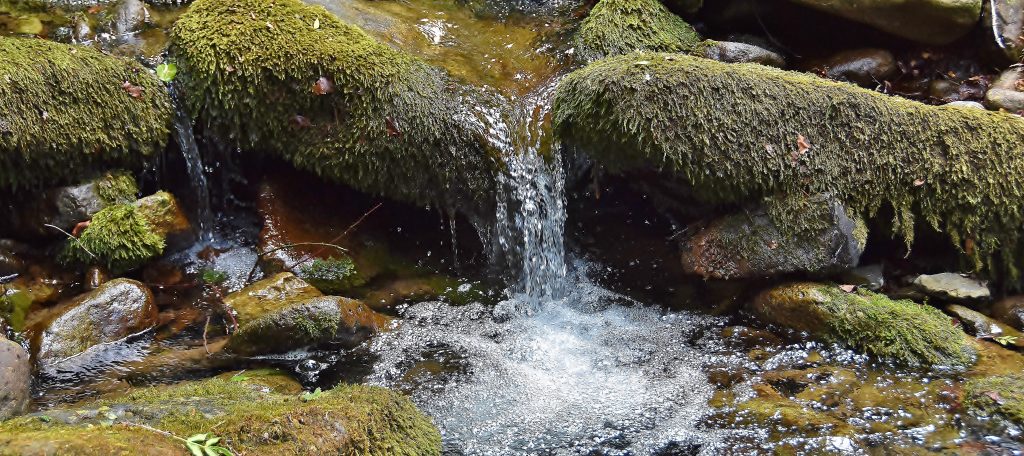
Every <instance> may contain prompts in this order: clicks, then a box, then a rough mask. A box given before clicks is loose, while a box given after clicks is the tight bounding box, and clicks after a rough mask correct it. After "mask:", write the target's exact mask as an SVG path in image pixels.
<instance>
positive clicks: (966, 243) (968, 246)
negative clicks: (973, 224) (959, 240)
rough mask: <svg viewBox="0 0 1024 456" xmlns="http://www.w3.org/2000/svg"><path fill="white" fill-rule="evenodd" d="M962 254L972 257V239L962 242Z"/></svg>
mask: <svg viewBox="0 0 1024 456" xmlns="http://www.w3.org/2000/svg"><path fill="white" fill-rule="evenodd" d="M964 253H966V254H967V256H972V255H974V239H972V238H967V239H965V240H964Z"/></svg>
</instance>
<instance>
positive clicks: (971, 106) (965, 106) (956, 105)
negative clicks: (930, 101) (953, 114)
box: [943, 101, 985, 109]
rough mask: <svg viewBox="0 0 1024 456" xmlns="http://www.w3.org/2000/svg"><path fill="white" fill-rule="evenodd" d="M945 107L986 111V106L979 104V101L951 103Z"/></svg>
mask: <svg viewBox="0 0 1024 456" xmlns="http://www.w3.org/2000/svg"><path fill="white" fill-rule="evenodd" d="M943 106H949V107H953V108H961V109H985V105H983V104H981V103H978V102H977V101H951V102H949V103H946V104H944V105H943Z"/></svg>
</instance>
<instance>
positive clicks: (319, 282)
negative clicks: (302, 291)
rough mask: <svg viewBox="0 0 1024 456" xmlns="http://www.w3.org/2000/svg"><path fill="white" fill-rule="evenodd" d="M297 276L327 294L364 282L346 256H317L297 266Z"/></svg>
mask: <svg viewBox="0 0 1024 456" xmlns="http://www.w3.org/2000/svg"><path fill="white" fill-rule="evenodd" d="M299 278H301V279H302V280H305V281H306V282H308V283H309V284H310V285H312V286H314V287H316V289H317V290H320V292H322V293H328V294H337V293H342V292H345V291H348V290H350V289H352V288H355V287H358V286H360V285H363V284H364V283H366V279H364V278H363V277H362V276H360V275H359V271H357V270H356V265H355V263H353V262H352V258H349V257H348V256H340V257H331V258H326V259H321V258H317V259H315V260H313V261H311V262H310V263H309V264H306V265H303V266H301V267H299Z"/></svg>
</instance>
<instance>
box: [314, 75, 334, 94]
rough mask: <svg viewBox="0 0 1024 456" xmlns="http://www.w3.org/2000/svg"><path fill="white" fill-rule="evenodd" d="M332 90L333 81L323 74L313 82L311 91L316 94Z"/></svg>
mask: <svg viewBox="0 0 1024 456" xmlns="http://www.w3.org/2000/svg"><path fill="white" fill-rule="evenodd" d="M333 92H334V83H333V82H331V80H330V79H327V78H326V77H324V76H320V79H317V80H316V82H314V83H313V93H315V94H317V95H327V94H329V93H333Z"/></svg>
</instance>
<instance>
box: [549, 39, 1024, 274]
mask: <svg viewBox="0 0 1024 456" xmlns="http://www.w3.org/2000/svg"><path fill="white" fill-rule="evenodd" d="M553 122H554V125H555V129H556V133H557V134H558V135H559V137H560V139H561V140H562V141H563V142H564V143H566V144H568V145H570V146H573V147H575V148H578V149H579V150H581V151H583V152H585V153H587V154H588V155H590V156H591V157H592V158H593V159H594V160H595V161H596V162H597V163H599V164H600V165H602V166H603V167H604V168H605V169H607V170H609V171H611V172H617V173H623V174H628V173H630V172H634V173H640V172H650V171H651V170H654V171H658V172H660V173H661V174H662V175H667V176H669V177H670V178H671V180H670V181H669V182H672V183H673V185H677V186H685V189H684V190H681V191H685V192H686V193H687V194H689V195H690V196H692V197H693V198H696V199H698V200H700V201H703V202H705V203H712V204H716V203H717V204H723V203H726V204H737V203H744V202H747V201H751V200H752V199H753V198H760V197H764V196H767V195H778V194H783V195H786V194H792V195H797V194H810V195H815V194H822V193H827V194H831V195H833V196H834V197H835V198H836V199H837V200H839V201H841V202H843V204H844V206H845V207H847V208H848V209H849V210H850V211H851V212H853V213H857V214H872V213H875V212H876V211H877V210H878V209H879V208H881V207H883V206H886V207H892V208H894V209H895V211H894V213H895V217H894V218H893V229H894V231H895V232H896V233H898V234H900V235H901V236H902V237H903V238H904V240H905V241H906V242H908V243H909V242H911V241H912V240H913V231H914V227H915V221H916V220H919V219H921V220H923V221H925V222H926V223H927V226H929V227H934V228H935V229H938V230H940V231H943V232H945V233H947V234H948V236H949V239H950V241H951V244H953V245H954V246H955V247H958V248H960V249H963V251H965V252H968V255H969V256H971V257H973V258H974V259H975V260H976V261H978V263H979V264H978V266H979V269H982V270H983V271H987V272H992V271H993V270H998V269H999V267H998V266H999V265H998V264H995V265H994V264H993V263H1001V264H1003V265H1016V264H1019V260H1020V257H1019V256H1018V255H1019V254H1020V253H1021V252H1022V251H1024V242H1022V241H1024V238H1022V236H1021V234H1022V233H1024V232H1022V231H1021V230H1020V226H1022V225H1024V207H1022V206H1021V205H1020V201H1021V199H1022V198H1024V154H1021V153H1020V144H1024V119H1022V118H1020V117H1017V116H1012V115H1007V114H1003V113H997V112H990V111H979V110H972V109H961V108H952V107H943V106H929V105H925V104H922V103H918V102H915V101H911V100H906V99H902V98H899V97H891V96H887V95H884V94H880V93H875V92H873V91H869V90H865V89H862V88H859V87H855V86H852V85H850V84H841V83H836V82H833V81H828V80H825V79H822V78H819V77H816V76H813V75H808V74H802V73H796V72H788V71H782V70H778V69H775V68H770V67H766V66H763V65H751V64H723V63H720V62H715V61H711V60H707V59H698V58H694V57H687V56H683V55H679V54H656V53H635V54H630V55H626V56H619V57H611V58H607V59H603V60H601V61H598V62H595V63H592V64H590V65H588V66H586V67H584V68H583V69H581V70H577V71H575V72H573V73H571V74H570V75H568V76H567V77H565V78H564V79H562V81H561V82H560V84H559V86H558V88H557V90H556V94H555V100H554V117H553ZM997 176H998V177H997ZM967 202H972V203H970V204H967ZM994 266H995V267H994ZM1008 269H1010V270H1011V271H1012V270H1013V269H1014V268H1008Z"/></svg>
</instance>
